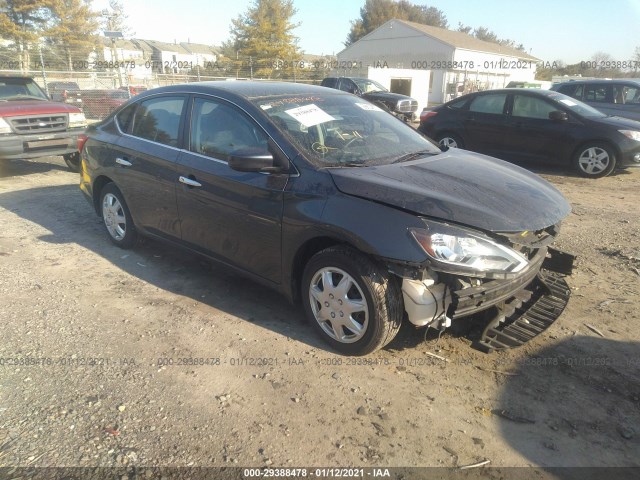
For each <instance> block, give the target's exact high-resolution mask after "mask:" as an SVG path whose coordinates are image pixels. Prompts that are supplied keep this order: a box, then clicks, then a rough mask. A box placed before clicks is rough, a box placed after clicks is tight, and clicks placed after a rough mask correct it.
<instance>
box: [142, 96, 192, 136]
mask: <svg viewBox="0 0 640 480" xmlns="http://www.w3.org/2000/svg"><path fill="white" fill-rule="evenodd" d="M183 107H184V98H183V97H161V98H152V99H150V100H145V101H143V102H140V103H139V104H138V109H137V110H136V113H135V116H134V118H133V129H132V130H131V135H134V136H136V137H140V138H144V139H146V140H151V141H153V142H158V143H162V144H164V145H169V146H172V147H177V146H178V135H179V132H180V117H181V115H182V109H183Z"/></svg>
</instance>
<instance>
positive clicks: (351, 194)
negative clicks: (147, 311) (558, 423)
mask: <svg viewBox="0 0 640 480" xmlns="http://www.w3.org/2000/svg"><path fill="white" fill-rule="evenodd" d="M88 136H89V139H88V141H87V142H86V144H85V146H84V149H83V151H82V165H81V166H82V171H81V185H80V187H81V190H82V192H83V193H84V194H85V196H86V197H87V199H88V201H89V202H90V203H91V205H92V206H93V208H94V209H95V211H96V213H97V214H98V215H99V216H101V217H102V219H103V221H104V226H105V230H106V232H107V234H108V237H109V239H110V240H111V241H112V242H113V243H114V244H116V245H117V246H119V247H122V248H129V247H133V246H134V245H135V244H136V241H137V239H138V238H139V236H140V235H145V236H149V237H153V238H156V239H160V240H163V241H166V242H170V243H172V244H174V245H178V246H181V247H184V248H186V249H189V250H191V251H195V252H198V253H200V254H202V255H204V256H206V257H208V258H210V259H213V260H216V261H218V262H221V263H223V264H226V265H228V266H229V267H231V268H233V269H235V270H237V271H239V272H241V273H243V274H245V275H247V276H249V277H250V278H252V279H254V280H256V281H258V282H261V283H263V284H266V285H268V286H270V287H272V288H274V289H275V290H277V291H279V292H281V293H282V294H284V295H285V296H286V297H288V298H289V299H290V300H292V301H297V302H301V303H302V306H303V308H304V310H305V312H306V315H307V317H308V318H309V320H310V321H311V323H312V324H313V325H314V327H315V328H316V329H317V330H318V332H319V333H320V335H321V336H322V337H323V338H324V339H325V340H326V341H327V342H328V343H329V344H331V345H332V346H333V347H334V348H335V349H336V350H338V351H340V352H343V353H346V354H351V355H362V354H367V353H370V352H373V351H375V350H376V349H378V348H381V347H383V346H385V345H386V344H387V343H389V342H390V341H391V340H392V339H393V338H394V336H395V335H396V333H397V332H398V329H399V328H400V325H401V323H402V321H403V319H404V318H405V317H406V318H408V320H409V321H410V322H411V323H413V324H414V325H416V326H419V327H432V328H436V329H439V330H444V329H445V328H446V327H448V326H450V325H451V322H452V321H457V319H458V318H461V317H468V316H470V315H471V314H474V313H476V312H479V311H483V310H484V311H487V312H488V315H485V316H483V319H482V321H484V322H485V323H486V326H485V331H484V334H483V337H482V338H481V339H480V343H479V345H480V346H482V347H484V348H487V349H491V348H506V347H513V346H517V345H520V344H522V343H523V342H526V341H527V340H529V339H530V338H532V337H534V336H536V335H538V334H539V333H541V332H542V331H544V330H545V329H546V328H547V327H548V326H549V325H550V324H551V323H552V322H553V321H554V320H555V319H556V318H557V317H558V316H559V315H560V313H561V312H562V310H563V308H564V306H565V305H566V302H567V300H568V289H567V286H566V283H565V282H564V281H563V280H562V278H561V276H559V275H558V274H554V273H552V270H555V271H556V272H560V273H568V272H569V271H570V269H571V257H570V256H568V255H566V254H562V253H561V252H557V251H555V250H553V249H552V248H550V244H551V243H552V242H553V239H554V238H555V236H556V235H557V234H558V231H559V230H558V229H559V224H560V222H561V220H562V219H563V218H564V217H565V216H566V215H567V214H568V213H569V210H570V208H569V205H568V204H567V202H566V201H565V199H564V198H563V197H562V195H561V194H560V193H559V192H558V191H557V190H556V189H555V188H554V187H552V186H551V185H550V184H549V183H547V182H545V181H544V180H542V179H541V178H539V177H537V176H536V175H534V174H531V173H529V172H527V171H525V170H523V169H520V168H518V167H515V166H511V165H509V164H506V163H504V162H502V161H499V160H495V159H492V158H489V157H484V156H481V155H477V154H473V153H470V152H464V151H460V150H457V151H456V150H451V151H449V152H446V153H443V152H442V151H441V150H440V149H439V148H438V147H437V145H435V144H434V143H433V142H431V141H429V140H427V139H426V138H425V137H423V136H422V135H420V134H419V133H417V132H416V131H415V130H413V129H412V128H411V127H409V126H407V125H405V124H404V123H403V122H400V121H398V120H397V119H396V118H394V117H393V116H391V115H389V114H388V113H386V112H384V111H382V110H381V109H380V108H378V107H377V106H375V105H373V104H371V103H369V102H367V101H366V100H364V99H362V98H358V97H356V96H353V95H349V94H346V93H343V92H340V91H337V90H333V89H327V88H322V87H312V86H306V85H299V84H290V83H263V82H260V83H253V82H211V83H197V84H189V85H177V86H171V87H164V88H159V89H156V90H150V91H148V92H145V93H142V94H141V95H139V96H137V97H135V98H134V99H132V100H131V101H129V102H128V103H126V104H125V105H123V106H122V107H121V108H119V109H118V110H117V111H116V112H114V114H112V115H111V116H109V117H108V118H107V119H105V120H104V121H102V122H101V123H99V124H95V125H93V126H92V127H90V129H89V131H88ZM477 321H481V320H480V319H478V320H477Z"/></svg>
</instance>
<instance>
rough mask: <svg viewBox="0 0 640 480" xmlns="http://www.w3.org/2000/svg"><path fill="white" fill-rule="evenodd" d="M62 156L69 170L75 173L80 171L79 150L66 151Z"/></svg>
mask: <svg viewBox="0 0 640 480" xmlns="http://www.w3.org/2000/svg"><path fill="white" fill-rule="evenodd" d="M62 158H64V163H66V164H67V167H69V170H71V171H72V172H75V173H78V172H79V171H80V152H75V153H67V154H66V155H63V156H62Z"/></svg>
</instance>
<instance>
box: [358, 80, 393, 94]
mask: <svg viewBox="0 0 640 480" xmlns="http://www.w3.org/2000/svg"><path fill="white" fill-rule="evenodd" d="M352 80H353V82H354V83H355V84H356V85H358V88H359V89H360V91H361V92H362V93H371V92H387V91H388V90H387V89H386V88H384V87H383V86H382V85H380V84H379V83H378V82H374V81H373V80H369V79H368V78H353V79H352Z"/></svg>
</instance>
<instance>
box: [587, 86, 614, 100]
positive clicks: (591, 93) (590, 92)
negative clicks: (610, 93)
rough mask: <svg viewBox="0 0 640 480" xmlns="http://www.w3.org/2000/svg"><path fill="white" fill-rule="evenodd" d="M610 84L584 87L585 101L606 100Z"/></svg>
mask: <svg viewBox="0 0 640 480" xmlns="http://www.w3.org/2000/svg"><path fill="white" fill-rule="evenodd" d="M609 88H611V86H610V85H587V86H586V87H585V89H584V101H585V102H606V101H607V89H609Z"/></svg>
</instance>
